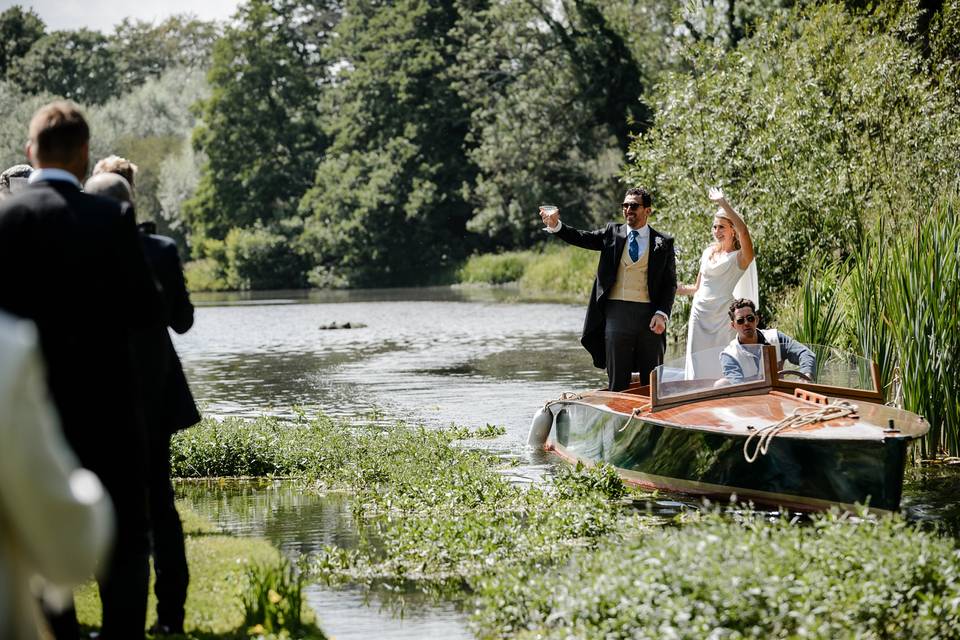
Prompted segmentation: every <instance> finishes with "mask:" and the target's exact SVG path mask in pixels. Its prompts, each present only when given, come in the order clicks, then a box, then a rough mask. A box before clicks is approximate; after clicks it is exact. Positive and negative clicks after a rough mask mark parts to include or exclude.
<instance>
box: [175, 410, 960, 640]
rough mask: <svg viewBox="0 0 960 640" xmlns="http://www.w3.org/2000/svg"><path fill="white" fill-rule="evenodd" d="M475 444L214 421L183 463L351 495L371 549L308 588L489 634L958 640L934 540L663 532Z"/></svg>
mask: <svg viewBox="0 0 960 640" xmlns="http://www.w3.org/2000/svg"><path fill="white" fill-rule="evenodd" d="M485 429H486V428H485ZM491 431H493V430H491ZM231 432H235V433H231ZM188 433H189V432H188ZM474 437H477V432H474V431H470V430H468V429H463V428H454V429H440V430H430V429H425V428H423V427H412V426H409V425H405V424H403V423H398V424H397V425H395V426H393V427H392V428H384V427H383V426H382V425H350V424H343V423H335V422H334V421H331V420H329V419H326V418H318V419H316V420H314V421H312V422H309V423H301V424H298V425H286V426H285V425H284V424H283V423H282V422H280V421H278V420H275V419H271V418H262V419H260V420H257V421H253V422H245V421H239V420H233V421H224V422H223V423H221V424H212V423H205V424H204V425H203V426H202V427H201V428H200V430H199V431H197V433H195V434H193V436H187V435H185V434H184V435H179V436H177V438H176V439H175V446H174V450H175V456H176V457H177V460H178V462H177V468H179V469H186V470H194V471H195V470H197V469H200V468H208V467H215V466H221V467H223V468H231V469H238V470H243V471H248V470H249V469H250V468H251V467H250V465H249V464H246V463H245V464H240V465H228V464H227V463H226V461H225V460H223V458H222V456H221V453H220V450H221V449H222V448H223V447H224V446H225V445H226V446H227V447H228V448H231V447H237V446H240V445H241V443H242V445H243V446H246V447H250V448H252V449H256V451H247V452H245V453H244V454H243V455H242V456H241V458H242V459H243V460H245V461H247V462H256V464H255V465H253V466H255V467H257V468H263V469H270V471H271V473H277V474H292V475H298V476H300V477H302V478H304V479H309V480H311V481H313V482H314V483H315V485H314V486H322V487H326V488H340V489H347V490H349V491H351V492H352V493H353V494H354V498H353V502H354V514H355V516H356V518H357V526H358V530H359V532H360V543H359V545H358V546H357V547H356V548H354V549H350V550H347V549H342V548H337V547H326V548H325V549H323V550H322V551H321V552H319V553H317V554H315V555H314V556H312V557H311V558H310V559H309V561H308V562H307V565H306V566H307V568H308V569H307V570H308V572H309V576H308V577H311V578H313V579H318V580H323V581H326V582H328V583H344V582H350V583H359V584H364V585H374V584H385V585H393V586H394V587H395V588H398V589H401V588H408V587H409V586H410V585H415V586H416V587H418V588H420V589H422V590H424V591H429V592H431V593H433V594H435V595H438V596H443V597H449V598H454V599H457V600H460V601H461V602H462V603H463V604H464V605H465V606H469V607H470V608H471V609H472V610H473V611H474V621H475V625H476V631H477V634H478V635H479V637H482V638H501V637H517V638H605V639H606V638H611V639H613V638H662V637H674V638H703V637H717V638H741V637H800V636H803V637H810V638H824V639H826V638H834V637H877V638H880V637H941V638H960V554H958V551H957V548H956V544H955V542H954V541H952V540H951V539H949V538H946V537H944V536H942V535H940V534H939V533H937V532H929V531H922V530H920V529H918V528H916V527H914V526H911V525H909V524H907V523H905V522H904V521H903V520H901V519H899V518H895V517H883V518H876V517H872V516H868V515H867V514H860V515H859V516H858V517H855V518H849V517H845V516H840V515H838V514H831V515H826V516H822V517H818V518H815V519H814V520H813V521H812V523H810V522H807V523H805V524H804V523H797V522H795V521H793V520H789V519H787V518H785V517H784V518H779V519H774V521H772V522H769V521H767V519H766V518H765V517H764V516H762V515H752V514H750V513H746V514H745V515H743V516H742V517H739V518H738V516H736V515H733V516H730V515H725V516H721V515H717V514H706V515H700V514H698V513H697V512H696V511H687V512H685V513H681V514H680V515H679V516H678V517H677V518H675V522H676V523H677V524H681V525H682V526H678V527H671V526H661V525H662V520H659V519H657V518H654V517H652V516H649V515H646V514H644V513H643V512H641V511H638V510H636V509H634V508H633V507H632V506H630V504H629V503H630V502H631V501H630V500H625V499H624V498H630V497H631V494H630V492H629V491H628V490H627V489H626V487H624V486H623V484H622V483H621V481H620V479H619V477H618V476H617V475H616V473H615V472H614V471H613V469H611V468H609V467H606V466H603V465H600V466H597V467H592V468H583V467H566V466H561V467H560V470H559V471H558V473H557V474H556V475H555V476H553V477H552V478H551V479H549V480H547V481H545V482H542V483H535V484H534V485H532V486H521V485H518V484H515V483H511V482H510V481H509V480H508V479H507V478H506V477H505V476H504V475H502V474H501V473H499V472H498V471H499V470H500V468H501V467H502V466H503V464H504V463H503V461H502V459H501V458H500V457H499V456H497V455H495V454H493V453H491V452H489V451H479V450H475V449H469V448H466V447H464V446H462V445H461V443H460V440H461V439H463V438H474ZM267 450H269V451H270V453H268V451H267ZM265 460H269V464H265V463H264V462H263V461H265ZM261 582H263V583H264V584H266V583H267V582H268V581H267V580H263V581H261ZM260 591H261V592H263V589H261V590H260ZM274 591H275V592H276V593H277V594H278V595H282V594H283V592H282V591H281V590H280V589H277V588H274ZM265 593H266V597H267V600H268V601H269V599H270V588H267V589H266V592H265ZM274 599H276V598H274Z"/></svg>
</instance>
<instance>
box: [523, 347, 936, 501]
mask: <svg viewBox="0 0 960 640" xmlns="http://www.w3.org/2000/svg"><path fill="white" fill-rule="evenodd" d="M756 349H757V353H756V361H757V362H758V363H759V364H760V366H759V369H760V370H759V372H758V373H757V375H755V376H753V377H752V378H750V379H746V380H741V381H738V382H735V383H731V382H730V381H729V380H727V379H725V378H723V377H720V376H708V377H705V378H703V377H702V378H694V379H688V377H687V375H686V374H685V372H684V366H683V365H684V363H683V362H674V363H667V364H664V365H662V366H660V367H658V368H657V369H655V370H654V371H653V372H652V373H651V374H650V381H649V385H641V383H640V382H639V381H638V382H636V383H635V384H633V385H631V387H630V388H629V389H627V390H626V391H623V392H610V391H590V392H586V393H576V394H575V393H566V394H564V395H563V396H562V397H561V398H560V399H558V400H554V401H550V402H548V403H547V404H546V406H545V407H544V408H543V409H542V410H541V412H540V413H539V414H538V417H537V418H535V420H534V424H533V426H532V427H531V433H530V444H532V445H534V446H542V447H544V448H546V449H547V450H550V451H553V452H555V453H556V454H558V455H560V456H562V457H563V458H565V459H567V460H568V461H571V462H574V461H581V462H583V463H585V464H587V465H590V464H595V463H598V462H605V463H609V464H611V465H613V466H614V467H616V468H617V470H618V472H619V473H620V476H621V477H622V478H623V479H624V481H626V482H627V483H631V484H635V485H640V486H642V487H646V488H652V489H661V490H667V491H673V492H680V493H688V494H696V495H702V496H709V497H711V498H714V499H716V500H722V501H727V500H730V499H731V496H735V497H736V499H737V500H738V501H741V502H747V501H750V502H754V503H757V504H764V505H777V506H783V507H786V508H789V509H797V510H802V511H814V510H821V509H825V508H828V507H830V506H832V505H839V506H841V507H844V508H849V509H852V508H854V507H855V505H867V506H869V507H870V508H871V509H880V510H888V511H893V510H897V509H898V508H899V506H900V497H901V493H902V489H903V474H904V467H905V464H906V460H907V452H908V446H909V444H910V443H911V442H912V441H913V440H916V439H917V438H920V437H922V436H923V435H924V434H926V432H927V431H928V429H929V425H928V424H927V422H926V421H925V420H924V419H923V418H922V417H920V416H918V415H916V414H913V413H910V412H908V411H904V410H902V409H897V408H894V407H888V406H885V405H884V404H883V393H882V390H881V388H880V382H879V375H878V372H877V367H876V365H875V364H873V363H870V362H868V361H866V360H864V359H863V358H859V357H857V356H853V355H852V354H849V353H845V352H842V351H838V350H835V349H829V348H823V347H817V348H815V352H816V354H817V364H816V367H815V371H814V373H813V375H811V376H809V377H808V376H804V375H802V374H801V373H799V372H798V371H797V370H796V369H795V368H788V369H781V366H782V365H781V363H779V362H778V361H777V353H776V350H775V349H774V348H773V347H770V346H764V347H762V348H761V347H756ZM716 355H717V358H719V350H717V354H716ZM804 378H807V379H804Z"/></svg>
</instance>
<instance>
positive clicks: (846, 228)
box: [626, 5, 960, 294]
mask: <svg viewBox="0 0 960 640" xmlns="http://www.w3.org/2000/svg"><path fill="white" fill-rule="evenodd" d="M914 20H915V14H913V13H912V12H910V11H887V10H877V11H875V12H870V13H863V12H853V11H848V10H846V9H844V8H843V7H842V6H838V5H824V6H817V7H811V8H808V9H797V10H795V11H793V12H791V13H790V14H789V15H786V16H784V17H783V18H782V19H780V18H772V19H770V20H766V21H763V22H761V23H760V24H759V26H758V30H757V32H756V34H755V35H753V36H752V37H750V38H749V39H746V40H743V41H742V42H741V43H740V44H739V46H737V47H736V48H735V49H734V50H730V51H728V50H725V49H724V48H720V47H716V46H714V45H712V44H710V43H698V44H696V45H693V46H690V47H688V48H687V52H688V64H689V66H690V71H689V72H682V73H674V74H670V75H669V76H668V77H667V78H666V80H665V81H664V82H663V83H662V85H661V86H660V87H659V89H658V90H657V91H656V92H655V93H654V94H653V95H652V96H651V102H652V105H653V108H654V111H655V113H656V122H655V125H654V127H653V128H652V129H651V130H650V131H648V132H647V133H645V134H643V135H642V136H640V137H638V138H637V140H636V141H635V143H634V144H633V146H632V147H631V155H632V158H633V161H632V163H631V165H630V166H629V168H628V170H627V173H626V175H627V177H628V179H629V180H631V181H636V182H642V183H646V184H649V185H651V186H652V187H654V188H655V190H656V192H657V202H658V203H659V207H658V208H659V211H658V214H659V218H658V221H659V223H660V225H661V226H662V227H665V228H666V229H670V230H671V231H674V232H675V233H677V235H678V237H679V244H680V246H682V247H683V248H685V249H686V250H687V252H686V255H685V259H684V267H685V268H684V269H683V270H684V271H685V272H686V276H687V277H688V278H690V279H692V278H693V277H694V276H695V274H696V260H697V259H698V258H699V253H700V250H701V249H702V248H703V247H704V246H705V245H706V243H707V242H708V241H709V213H710V212H711V208H710V207H709V206H708V203H707V201H706V197H705V194H706V189H707V186H708V185H713V184H720V185H723V186H724V187H725V188H726V189H727V192H728V195H729V196H730V198H731V200H732V201H733V202H734V203H736V204H737V205H738V206H739V208H740V209H741V210H742V211H743V213H744V214H745V216H746V221H747V223H748V225H749V226H750V229H751V231H752V232H753V234H754V237H755V244H756V246H757V248H758V265H759V273H760V279H761V288H762V289H763V290H764V291H765V292H766V293H767V294H771V293H773V294H776V293H778V292H779V291H781V290H782V289H783V288H784V287H786V286H789V285H792V284H795V283H796V282H797V281H798V279H799V277H800V274H801V273H802V263H803V260H804V258H805V256H806V255H807V254H808V253H809V252H810V251H811V250H812V249H814V248H820V249H822V250H824V251H826V252H827V253H828V254H829V253H836V254H838V255H844V254H846V253H849V252H850V251H852V250H853V248H854V247H855V246H856V243H857V242H858V239H859V238H860V237H861V236H862V234H863V230H864V227H865V226H866V225H872V224H874V223H876V222H877V221H878V220H879V219H880V218H885V219H886V220H888V221H889V222H890V225H889V227H890V228H891V229H896V228H897V224H898V223H899V222H902V221H904V220H909V219H911V218H912V217H913V216H914V215H915V214H916V212H917V211H918V210H921V208H922V205H924V204H925V203H927V202H928V201H929V199H930V198H931V197H932V196H933V194H935V193H936V192H937V189H938V187H939V186H940V185H943V184H945V183H949V181H950V180H952V179H956V177H957V176H958V175H960V157H958V155H957V153H956V149H957V148H958V143H960V112H958V103H957V100H956V93H955V88H954V89H953V90H951V86H950V85H949V84H944V83H943V81H944V80H945V79H946V76H945V75H943V74H932V73H928V72H927V66H926V65H925V64H924V61H923V60H922V58H921V56H920V53H919V52H918V50H917V48H916V47H913V46H911V44H910V37H909V34H910V33H912V28H913V25H914V24H915V22H914Z"/></svg>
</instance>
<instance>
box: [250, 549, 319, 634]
mask: <svg viewBox="0 0 960 640" xmlns="http://www.w3.org/2000/svg"><path fill="white" fill-rule="evenodd" d="M247 582H248V584H249V587H248V588H247V590H246V591H245V592H244V593H243V594H242V598H243V609H244V624H245V625H246V626H247V627H250V628H253V629H256V630H257V631H258V632H261V633H262V632H268V633H273V632H279V631H287V632H291V633H301V632H304V631H309V627H312V626H313V625H308V624H304V622H303V617H302V614H303V607H304V600H303V587H304V577H303V575H302V574H301V573H300V572H299V571H297V569H296V568H294V566H293V565H292V564H291V563H290V561H289V560H287V559H283V560H281V561H279V562H277V563H274V564H258V565H253V566H250V567H247ZM297 637H300V636H297Z"/></svg>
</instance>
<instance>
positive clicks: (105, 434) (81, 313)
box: [0, 102, 165, 640]
mask: <svg viewBox="0 0 960 640" xmlns="http://www.w3.org/2000/svg"><path fill="white" fill-rule="evenodd" d="M89 139H90V133H89V128H88V127H87V123H86V121H85V120H84V118H83V115H82V114H81V113H80V110H79V109H78V108H77V106H76V105H75V104H73V103H70V102H54V103H51V104H48V105H46V106H44V107H42V108H40V109H39V110H38V111H37V113H36V114H35V115H34V117H33V120H32V121H31V122H30V140H29V142H28V143H27V156H28V157H29V158H30V161H31V163H32V164H33V166H34V168H35V169H36V171H34V173H33V174H32V175H31V176H30V185H29V186H28V187H27V188H26V189H24V190H23V191H22V192H21V193H18V194H16V195H13V196H11V197H10V198H7V199H6V200H4V201H3V203H2V204H0V307H2V308H3V309H4V310H6V311H8V312H10V313H13V314H15V315H18V316H21V317H24V318H29V319H31V320H33V321H34V322H35V323H36V325H37V328H38V330H39V335H40V344H41V348H42V351H43V355H44V357H45V359H46V362H47V372H48V380H49V384H50V390H51V393H52V396H53V400H54V403H55V404H56V407H57V409H58V410H59V412H60V416H61V423H62V426H63V431H64V435H65V436H66V438H67V441H68V442H69V444H70V445H71V447H72V448H73V450H74V451H75V452H76V454H77V457H78V458H79V459H80V462H81V464H82V465H83V466H85V467H86V468H88V469H90V470H91V471H93V472H94V473H96V474H97V475H98V476H99V477H100V480H101V481H102V482H103V484H104V486H105V487H106V489H107V491H108V493H109V494H110V497H111V499H112V500H113V504H114V508H115V510H116V516H117V535H116V542H115V544H114V547H113V549H112V551H111V554H110V560H109V565H108V566H107V567H106V572H105V573H102V575H100V576H99V577H98V580H99V583H100V598H101V601H102V603H103V626H102V635H101V637H102V638H106V639H108V640H111V639H121V638H122V639H123V640H127V639H131V638H132V639H136V638H143V637H144V627H145V618H146V602H147V580H148V577H149V564H148V553H149V546H148V545H149V541H148V522H147V496H146V472H145V469H146V433H145V428H144V423H143V417H142V415H141V414H140V413H139V411H138V401H137V390H136V386H135V378H134V375H133V364H132V359H131V354H130V336H129V334H130V330H131V329H133V328H136V327H148V326H151V325H153V324H155V323H156V322H157V321H158V319H160V318H163V317H164V314H165V311H164V309H163V300H162V298H161V297H160V294H159V291H158V290H157V287H156V285H155V283H154V280H153V277H152V275H151V273H150V269H149V267H148V266H147V262H146V260H145V259H144V256H143V251H142V249H141V248H140V243H139V241H138V238H137V230H136V226H135V222H134V218H133V211H132V209H131V208H130V206H129V205H123V204H120V203H118V202H115V201H113V200H109V199H107V198H100V197H96V196H91V195H88V194H85V193H83V192H82V191H81V190H80V180H81V179H82V178H83V176H84V174H85V173H86V170H87V166H88V156H89ZM71 623H72V624H71ZM76 626H77V625H76V617H75V615H74V616H73V617H72V620H71V621H64V620H63V619H60V620H59V621H57V627H58V638H62V637H67V636H66V635H64V634H65V633H73V634H74V637H75V634H76Z"/></svg>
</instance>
